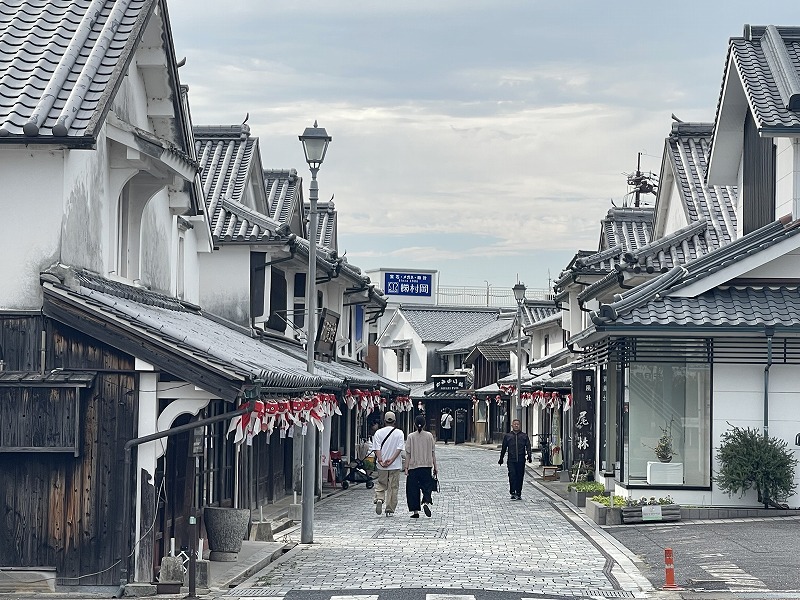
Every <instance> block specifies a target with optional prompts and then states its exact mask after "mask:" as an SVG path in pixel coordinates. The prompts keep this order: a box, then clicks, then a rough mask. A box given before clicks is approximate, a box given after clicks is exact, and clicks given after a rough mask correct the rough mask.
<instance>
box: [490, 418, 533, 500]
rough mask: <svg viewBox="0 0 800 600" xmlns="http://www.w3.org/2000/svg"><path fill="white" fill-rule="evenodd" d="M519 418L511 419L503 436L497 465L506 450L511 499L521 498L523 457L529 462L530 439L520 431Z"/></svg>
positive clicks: (523, 471) (500, 462) (523, 468)
mask: <svg viewBox="0 0 800 600" xmlns="http://www.w3.org/2000/svg"><path fill="white" fill-rule="evenodd" d="M520 427H521V424H520V422H519V419H514V420H513V421H511V431H510V432H509V433H507V434H505V435H504V436H503V447H502V448H501V449H500V460H499V461H498V462H497V464H498V465H502V464H503V457H504V456H505V455H506V452H508V485H509V489H510V491H511V499H512V500H522V479H523V477H525V457H526V456H527V457H528V462H531V460H532V459H531V441H530V439H528V434H527V433H524V432H522V431H520Z"/></svg>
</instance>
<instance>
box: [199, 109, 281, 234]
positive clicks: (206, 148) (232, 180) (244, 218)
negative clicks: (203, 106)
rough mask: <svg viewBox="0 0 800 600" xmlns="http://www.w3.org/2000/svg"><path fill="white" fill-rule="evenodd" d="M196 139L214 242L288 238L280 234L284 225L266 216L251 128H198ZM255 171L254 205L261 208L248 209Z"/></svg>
mask: <svg viewBox="0 0 800 600" xmlns="http://www.w3.org/2000/svg"><path fill="white" fill-rule="evenodd" d="M194 137H195V150H196V153H197V156H198V157H199V163H200V178H201V181H202V184H203V195H204V197H205V202H206V210H207V213H208V215H209V216H210V221H211V234H212V236H213V238H214V243H215V244H224V243H240V244H242V243H243V244H252V243H260V242H263V241H265V240H271V239H274V238H276V237H285V236H283V235H281V234H278V233H276V231H277V230H278V228H279V227H280V223H277V222H276V221H274V220H273V219H270V218H269V217H267V216H266V212H267V205H266V202H265V201H264V195H263V192H261V193H260V192H259V191H258V189H257V188H258V187H259V186H261V184H262V182H261V178H260V174H261V172H262V169H261V158H260V153H259V148H258V138H256V137H251V136H250V127H249V126H248V125H246V124H245V123H242V124H241V125H233V126H225V125H214V126H196V127H194ZM253 172H255V173H256V176H257V177H258V181H256V182H255V185H256V188H255V189H256V192H255V194H253V196H254V200H253V201H251V202H255V203H256V204H257V205H256V206H247V205H245V204H244V201H245V194H246V190H247V186H248V183H249V182H250V178H251V176H252V173H253Z"/></svg>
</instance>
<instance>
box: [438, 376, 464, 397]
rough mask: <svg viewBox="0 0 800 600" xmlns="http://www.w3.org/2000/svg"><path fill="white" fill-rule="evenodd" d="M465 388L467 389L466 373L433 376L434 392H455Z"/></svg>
mask: <svg viewBox="0 0 800 600" xmlns="http://www.w3.org/2000/svg"><path fill="white" fill-rule="evenodd" d="M465 389H467V376H466V375H441V376H438V377H437V376H436V375H434V376H433V391H434V392H450V393H453V394H455V393H456V392H460V391H462V390H465Z"/></svg>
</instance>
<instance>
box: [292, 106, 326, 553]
mask: <svg viewBox="0 0 800 600" xmlns="http://www.w3.org/2000/svg"><path fill="white" fill-rule="evenodd" d="M299 137H300V141H301V142H302V143H303V152H304V153H305V155H306V162H307V163H308V168H309V169H310V170H311V184H310V185H309V186H308V200H309V203H310V207H309V211H308V280H307V281H306V314H307V315H308V318H307V323H306V328H307V329H306V332H307V333H306V370H307V371H308V373H309V374H310V375H313V374H314V345H315V341H316V338H317V336H316V331H315V327H316V324H317V323H316V318H317V311H316V306H317V200H318V199H319V186H318V185H317V171H319V168H320V167H321V166H322V161H323V160H325V152H327V150H328V144H329V143H330V141H331V139H332V138H331V136H329V135H328V132H327V131H325V129H324V128H323V127H317V122H316V121H314V126H313V127H306V129H305V131H303V135H301V136H299ZM316 470H317V430H316V428H315V427H314V425H313V423H307V425H306V435H305V438H303V468H302V482H303V485H302V490H301V492H302V495H303V497H302V500H301V515H302V516H301V521H300V543H301V544H311V543H312V542H313V541H314V487H315V484H316V482H315V480H316Z"/></svg>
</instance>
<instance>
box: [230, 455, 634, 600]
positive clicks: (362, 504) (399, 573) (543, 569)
mask: <svg viewBox="0 0 800 600" xmlns="http://www.w3.org/2000/svg"><path fill="white" fill-rule="evenodd" d="M436 451H437V457H438V462H439V478H440V481H441V488H442V489H441V493H439V494H434V506H433V516H432V518H426V517H425V516H424V515H421V516H420V518H419V519H411V518H409V513H408V511H407V510H406V509H405V481H404V479H405V478H404V477H401V486H400V502H399V504H398V510H397V512H396V514H395V516H393V517H386V516H378V515H376V514H375V510H374V505H373V502H372V497H373V493H372V490H367V489H366V488H365V487H364V486H363V485H357V486H354V487H352V488H350V489H349V490H348V491H347V492H345V493H341V494H338V495H336V496H334V497H332V498H330V499H328V500H326V501H324V502H320V503H318V504H317V506H316V508H315V524H314V543H313V544H311V545H305V544H300V545H298V546H297V547H296V548H295V549H294V550H292V551H291V552H289V553H288V554H286V555H285V556H283V557H281V558H280V559H279V560H277V561H276V562H274V563H272V564H271V565H270V566H268V567H267V568H266V569H265V570H264V571H262V572H260V573H259V574H257V575H256V576H255V577H253V578H251V579H250V580H249V581H248V582H246V583H245V584H244V587H245V588H249V589H243V588H242V587H240V588H237V589H235V590H231V591H230V592H229V593H228V594H226V596H229V597H237V596H238V597H254V596H260V597H270V596H284V595H286V594H287V593H289V592H290V591H292V590H295V591H296V590H377V589H402V588H428V589H431V588H437V589H453V590H467V589H471V590H496V591H514V592H525V593H540V594H544V593H546V594H555V595H563V596H571V597H582V596H587V595H595V596H600V597H633V596H634V594H635V595H636V596H642V595H643V590H647V589H649V584H648V583H647V580H646V579H645V578H643V577H640V576H638V571H637V570H636V568H635V567H634V566H633V564H632V563H630V562H629V561H627V560H626V559H625V556H624V555H623V553H622V551H621V550H620V549H619V548H610V549H608V551H606V550H601V549H600V548H599V547H598V546H602V545H603V543H604V542H608V541H609V540H610V541H611V542H612V543H613V540H612V539H611V538H610V537H607V536H605V535H604V534H602V533H601V532H600V531H599V530H596V529H593V528H591V527H589V526H588V524H587V523H586V522H585V521H583V520H582V519H579V518H577V517H576V515H574V514H568V513H569V512H570V511H568V510H566V509H565V508H564V504H563V501H561V500H560V499H554V498H551V497H550V496H549V495H547V494H545V493H544V492H543V491H542V490H541V489H540V488H539V487H538V486H535V485H533V484H532V483H531V482H530V475H529V476H528V477H527V478H526V485H525V490H524V492H523V500H522V501H511V500H510V499H509V495H508V479H507V471H506V467H505V466H500V465H498V464H497V458H498V454H497V453H496V452H490V451H488V450H486V449H483V448H477V447H470V446H464V445H459V446H453V445H448V446H444V445H438V446H437V450H436ZM584 529H588V530H589V531H584ZM296 535H297V536H298V537H299V533H297V534H296ZM292 541H299V540H292ZM598 542H599V543H598ZM620 557H622V560H620ZM386 565H389V566H388V567H387V566H386Z"/></svg>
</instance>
